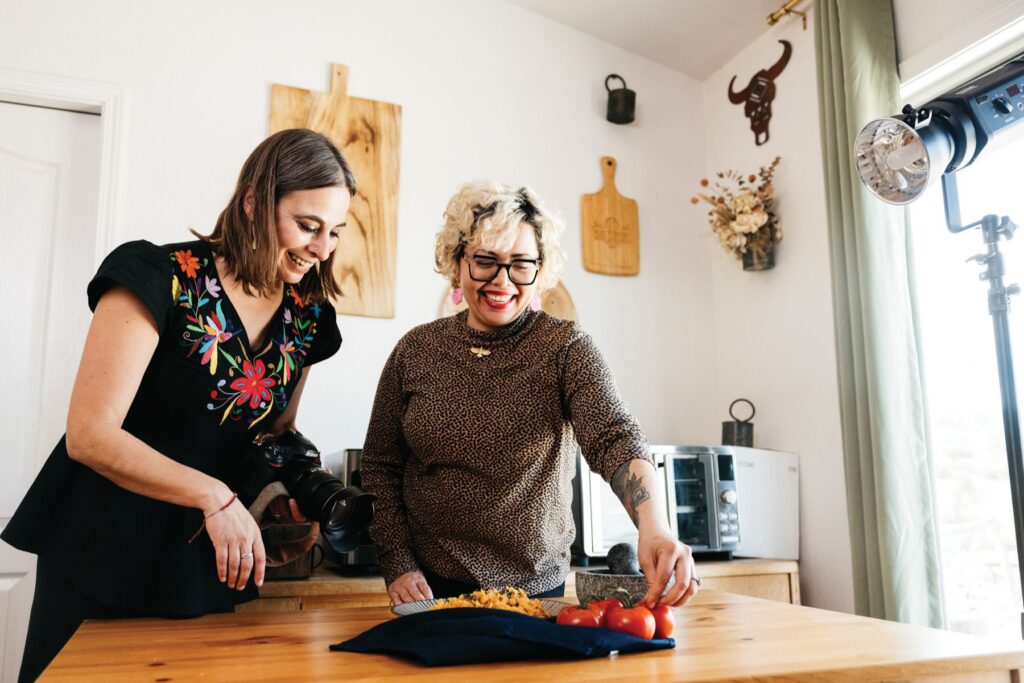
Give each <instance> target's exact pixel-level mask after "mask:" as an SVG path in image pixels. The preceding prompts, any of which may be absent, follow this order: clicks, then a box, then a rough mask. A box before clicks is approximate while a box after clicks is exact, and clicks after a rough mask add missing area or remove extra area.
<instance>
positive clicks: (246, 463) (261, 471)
mask: <svg viewBox="0 0 1024 683" xmlns="http://www.w3.org/2000/svg"><path fill="white" fill-rule="evenodd" d="M231 460H232V463H231V465H230V468H231V470H232V471H230V472H229V473H228V476H227V477H225V479H226V481H227V482H228V483H229V484H231V485H232V486H233V487H234V488H235V490H236V491H237V492H238V497H239V498H240V499H241V500H242V502H243V503H244V504H245V506H246V507H247V508H250V509H252V506H253V503H254V502H255V501H256V500H257V498H259V497H260V495H261V494H264V491H265V490H267V491H270V492H271V494H270V495H272V497H276V495H279V494H280V487H279V486H278V487H275V486H274V484H275V482H280V484H283V485H284V488H285V489H287V493H288V495H289V496H291V497H292V498H294V499H295V502H296V503H298V505H299V510H300V511H301V512H302V514H304V515H305V516H306V517H308V518H309V519H311V520H315V521H317V522H319V523H320V532H321V533H322V534H323V537H324V538H325V539H327V542H328V543H330V545H331V547H332V548H333V549H334V550H336V551H337V552H339V553H345V552H348V551H350V550H352V549H353V548H355V547H356V546H357V545H358V544H359V538H360V536H361V535H362V533H363V532H364V531H365V530H366V527H367V526H369V524H370V520H372V519H373V501H374V499H375V498H376V496H375V495H374V494H372V493H367V492H366V491H363V490H362V489H360V488H359V487H357V486H345V485H344V484H342V483H341V481H340V480H339V479H338V478H337V477H335V476H334V475H333V474H331V473H330V472H328V471H327V470H325V469H324V468H323V467H321V465H320V451H319V450H317V447H316V446H314V445H313V444H312V443H311V442H310V441H309V439H307V438H306V437H304V436H303V435H302V434H300V433H299V432H297V431H295V430H288V431H285V432H283V433H281V434H279V435H277V436H274V435H272V434H267V433H264V434H259V435H258V436H257V437H256V438H255V439H253V441H252V443H250V444H249V445H248V447H246V449H245V450H244V451H243V453H242V457H240V458H232V459H231ZM268 487H271V488H270V489H268ZM275 490H276V491H277V493H276V494H274V493H273V491H275ZM264 495H267V494H264ZM267 502H269V501H267Z"/></svg>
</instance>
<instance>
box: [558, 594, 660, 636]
mask: <svg viewBox="0 0 1024 683" xmlns="http://www.w3.org/2000/svg"><path fill="white" fill-rule="evenodd" d="M555 622H556V623H558V624H563V625H566V626H589V627H591V628H608V629H611V630H612V631H619V632H621V633H628V634H629V635H631V636H636V637H637V638H645V639H647V640H650V639H651V638H668V637H669V636H671V635H672V631H673V630H674V629H675V626H676V618H675V616H673V614H672V609H671V608H670V607H669V606H668V605H658V606H657V607H655V608H653V609H651V608H648V607H647V606H645V605H641V604H635V603H634V601H633V599H632V598H631V597H630V596H629V594H628V593H626V592H625V591H623V592H622V597H621V598H620V597H614V596H611V597H606V598H592V599H590V600H588V601H587V603H586V606H581V607H572V606H569V607H566V608H564V609H563V610H562V611H561V612H559V613H558V616H557V617H555Z"/></svg>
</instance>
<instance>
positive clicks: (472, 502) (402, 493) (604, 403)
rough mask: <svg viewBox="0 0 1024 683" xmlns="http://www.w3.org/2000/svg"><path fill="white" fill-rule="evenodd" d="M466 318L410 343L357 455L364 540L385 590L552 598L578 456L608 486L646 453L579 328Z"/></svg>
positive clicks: (533, 319) (397, 352)
mask: <svg viewBox="0 0 1024 683" xmlns="http://www.w3.org/2000/svg"><path fill="white" fill-rule="evenodd" d="M466 317H467V314H466V312H462V313H459V314H457V315H454V316H452V317H449V318H442V319H440V320H437V321H434V322H432V323H428V324H426V325H421V326H419V327H416V328H414V329H413V330H411V331H410V332H409V333H407V334H406V335H405V336H404V337H403V338H402V339H401V340H400V341H399V342H398V345H397V346H396V347H395V349H394V351H393V352H392V354H391V357H390V358H389V359H388V361H387V364H386V365H385V367H384V371H383V373H382V375H381V378H380V384H379V385H378V388H377V396H376V399H375V400H374V406H373V414H372V416H371V418H370V425H369V429H368V432H367V437H366V443H365V444H364V446H363V457H362V466H361V473H362V477H363V484H364V485H365V486H366V487H367V488H368V489H369V490H371V491H373V492H374V493H376V494H377V502H376V508H375V514H374V521H373V524H372V525H371V527H370V534H371V536H372V537H373V539H374V541H375V542H376V544H377V546H378V549H379V554H378V561H379V564H380V568H381V571H382V573H383V574H384V579H385V581H387V583H388V584H390V583H391V582H392V581H393V580H394V579H396V578H398V577H399V576H401V575H402V574H404V573H406V572H409V571H414V570H417V569H420V568H426V569H429V570H430V571H433V572H434V573H436V574H438V575H440V576H444V577H446V578H448V579H452V580H454V581H461V582H464V583H473V584H479V585H481V586H483V587H504V586H516V587H519V588H523V589H525V590H526V591H527V593H531V594H533V593H539V592H543V591H547V590H550V589H552V588H555V587H556V586H558V585H559V584H560V583H562V582H563V581H564V580H565V576H566V574H567V573H568V570H569V546H570V544H571V543H572V540H573V537H574V535H575V529H574V526H573V520H572V513H571V508H570V506H571V502H572V478H573V475H574V473H575V470H576V465H575V457H576V452H577V451H576V449H577V446H576V443H577V441H578V442H579V446H580V448H581V449H582V452H583V454H584V457H585V458H586V459H587V463H588V464H589V465H590V467H591V469H592V470H593V471H594V472H597V473H598V474H600V475H601V476H602V477H604V479H605V480H606V481H610V480H611V477H612V475H613V474H614V473H615V471H616V470H617V469H618V468H619V467H620V466H621V465H623V464H624V463H627V462H629V461H630V460H632V459H634V458H644V459H649V456H648V454H647V441H646V438H645V436H644V434H643V431H642V430H641V428H640V425H639V424H638V423H637V421H636V419H634V418H633V416H632V415H630V413H629V412H628V411H627V410H626V407H625V405H623V402H622V399H621V398H620V396H619V393H618V389H617V388H616V386H615V381H614V379H613V378H612V374H611V371H610V370H609V368H608V366H607V364H606V363H605V361H604V358H603V357H602V356H601V353H600V352H599V351H598V349H597V347H596V346H595V345H594V342H593V341H592V339H591V338H590V336H589V335H587V334H586V333H585V332H583V331H582V330H581V329H580V328H579V326H577V325H576V324H575V323H573V322H568V321H563V320H559V319H557V318H553V317H551V316H549V315H547V314H545V313H543V312H533V311H530V310H527V311H526V312H524V313H523V315H522V317H520V318H519V319H517V320H516V321H515V322H513V323H511V324H510V325H508V326H506V327H504V328H502V329H500V330H498V331H495V332H479V331H476V330H473V329H472V328H470V327H469V326H468V325H467V324H466Z"/></svg>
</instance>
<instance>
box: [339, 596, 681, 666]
mask: <svg viewBox="0 0 1024 683" xmlns="http://www.w3.org/2000/svg"><path fill="white" fill-rule="evenodd" d="M675 646H676V641H675V640H673V639H672V638H662V639H656V640H645V639H643V638H637V637H635V636H631V635H628V634H626V633H619V632H617V631H610V630H608V629H605V628H587V627H584V626H559V625H558V624H555V623H554V622H553V621H548V620H546V619H538V618H537V617H530V616H527V615H525V614H519V613H518V612H509V611H507V610H499V609H487V608H482V607H461V608H456V609H443V610H436V611H433V612H421V613H419V614H410V615H409V616H406V617H399V618H398V619H392V620H391V621H386V622H384V623H383V624H378V625H377V626H374V627H373V628H371V629H370V630H368V631H366V632H365V633H361V634H360V635H358V636H356V637H355V638H353V639H351V640H346V641H344V642H341V643H336V644H334V645H331V649H332V650H343V651H345V652H364V653H373V654H389V655H397V656H399V657H406V658H409V659H415V660H418V661H419V662H421V663H423V664H426V665H427V666H448V665H452V664H478V663H481V662H507V661H512V660H516V661H521V660H528V659H580V658H585V657H606V656H608V655H609V654H610V653H612V652H616V651H617V652H622V653H625V652H646V651H648V650H662V649H666V648H673V647H675Z"/></svg>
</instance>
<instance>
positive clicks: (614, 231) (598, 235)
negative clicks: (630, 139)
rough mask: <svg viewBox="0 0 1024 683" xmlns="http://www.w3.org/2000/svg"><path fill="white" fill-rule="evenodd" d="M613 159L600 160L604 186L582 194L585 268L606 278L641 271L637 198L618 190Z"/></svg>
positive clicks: (604, 158)
mask: <svg viewBox="0 0 1024 683" xmlns="http://www.w3.org/2000/svg"><path fill="white" fill-rule="evenodd" d="M617 166H618V164H617V162H616V161H615V159H613V158H612V157H601V172H602V173H603V174H604V187H602V188H601V191H600V192H597V193H596V194H585V195H583V213H582V217H581V219H580V225H581V226H582V228H583V267H584V268H586V269H587V270H589V271H590V272H591V273H603V274H604V275H636V274H638V273H639V272H640V212H639V209H638V208H637V205H636V200H635V199H630V198H629V197H623V196H622V195H621V194H619V191H618V190H616V189H615V168H616V167H617Z"/></svg>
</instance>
